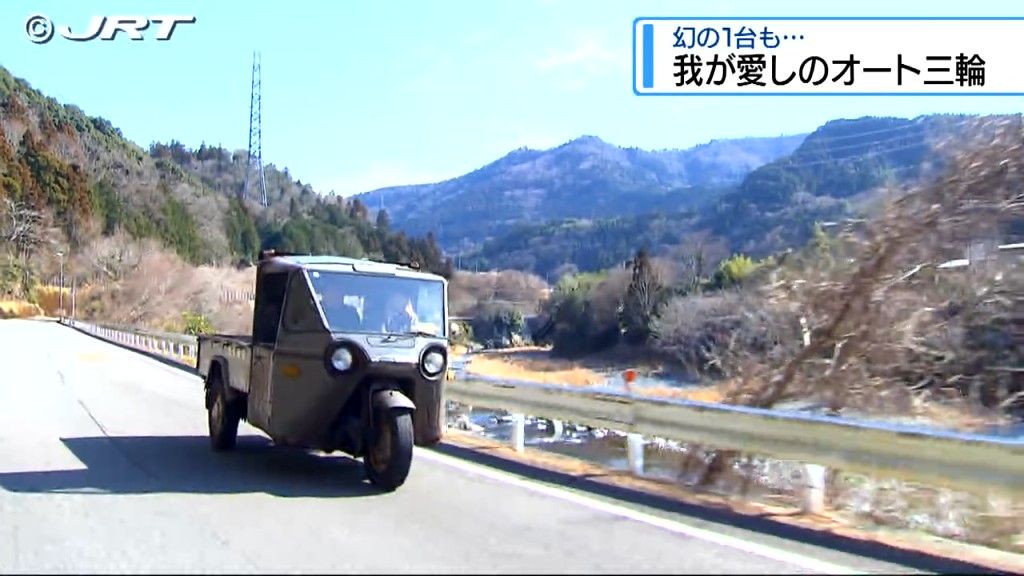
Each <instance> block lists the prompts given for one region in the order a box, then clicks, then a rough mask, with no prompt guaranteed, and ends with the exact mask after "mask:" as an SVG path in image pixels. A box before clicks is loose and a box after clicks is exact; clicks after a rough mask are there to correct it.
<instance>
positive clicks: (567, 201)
mask: <svg viewBox="0 0 1024 576" xmlns="http://www.w3.org/2000/svg"><path fill="white" fill-rule="evenodd" d="M803 138H804V135H796V136H779V137H775V138H744V139H737V140H716V141H712V142H709V143H707V144H703V145H701V146H697V147H694V148H690V149H687V150H658V151H647V150H640V149H638V148H620V147H617V146H614V145H612V144H609V143H607V142H605V141H603V140H601V139H600V138H598V137H596V136H583V137H580V138H577V139H575V140H572V141H569V142H567V143H565V144H562V145H561V146H558V147H555V148H551V149H549V150H532V149H529V148H520V149H518V150H514V151H512V152H510V153H509V154H508V155H506V156H505V157H503V158H501V159H499V160H497V161H495V162H492V163H491V164H488V165H486V166H484V167H482V168H480V169H478V170H475V171H473V172H471V173H469V174H466V175H464V176H461V177H458V178H454V179H451V180H446V181H444V182H439V183H436V184H423V185H414V186H398V187H392V188H382V189H379V190H374V191H371V192H366V193H363V194H359V195H357V196H356V198H358V199H360V200H361V201H362V202H363V203H364V204H366V205H367V206H371V207H374V208H376V207H377V206H380V205H383V206H384V208H385V211H386V212H387V213H388V216H389V217H390V219H391V222H392V223H393V226H395V227H396V228H398V229H401V230H405V231H406V232H408V233H410V234H423V233H426V232H427V231H433V232H434V233H435V234H436V236H437V239H438V242H439V243H440V244H441V245H442V246H444V247H445V248H447V249H450V250H452V251H456V252H465V251H468V250H469V249H471V248H474V247H479V246H480V245H481V244H482V242H483V241H484V240H486V239H488V238H493V237H497V236H500V235H501V234H503V233H505V232H508V231H509V230H511V229H514V228H515V227H516V226H517V225H519V224H522V223H532V222H538V221H546V220H553V219H564V218H585V219H600V218H608V217H611V216H617V215H627V216H628V215H636V214H642V213H647V212H655V211H661V210H679V209H681V208H685V207H696V206H700V205H703V204H704V203H707V202H710V201H712V200H713V199H714V198H716V197H717V196H718V195H719V194H721V193H723V192H724V191H725V190H727V189H728V188H729V187H730V186H735V185H736V184H738V183H739V182H740V181H741V180H742V179H743V177H744V176H746V175H747V174H748V173H749V172H750V171H751V170H754V169H755V168H757V167H758V166H761V165H763V164H765V163H767V162H770V161H772V160H775V159H777V158H779V157H782V156H785V155H787V154H789V153H790V152H792V151H793V150H794V149H796V147H797V146H799V144H800V142H801V141H802V140H803Z"/></svg>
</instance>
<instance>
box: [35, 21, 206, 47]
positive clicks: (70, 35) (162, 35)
mask: <svg viewBox="0 0 1024 576" xmlns="http://www.w3.org/2000/svg"><path fill="white" fill-rule="evenodd" d="M195 21H196V17H195V16H150V17H149V18H146V17H145V16H93V17H92V20H91V21H90V22H89V27H88V29H86V31H85V32H81V33H78V34H76V33H74V32H72V31H71V27H70V26H67V25H64V26H61V27H60V28H59V29H57V28H56V27H55V26H54V25H53V21H52V20H50V19H49V18H47V17H46V16H44V15H42V14H33V15H31V16H29V17H28V19H27V20H25V35H26V36H28V39H29V40H31V41H33V42H35V43H36V44H45V43H47V42H49V41H50V39H52V38H53V32H54V30H55V29H56V31H57V32H60V35H61V36H63V37H64V38H67V39H68V40H74V41H75V42H87V41H89V40H95V39H96V38H99V39H100V40H113V39H114V36H115V35H116V34H117V33H118V32H124V33H125V34H127V35H128V37H129V38H131V39H132V40H144V39H145V38H144V37H143V36H142V31H143V30H146V29H147V28H149V25H150V24H151V23H153V24H159V25H160V26H159V27H158V28H157V31H156V39H157V40H170V39H171V34H174V27H175V26H177V25H178V24H194V23H195Z"/></svg>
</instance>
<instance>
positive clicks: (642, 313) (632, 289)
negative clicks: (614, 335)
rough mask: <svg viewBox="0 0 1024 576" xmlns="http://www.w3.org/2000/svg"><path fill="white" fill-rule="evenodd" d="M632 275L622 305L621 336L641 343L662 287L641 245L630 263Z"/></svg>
mask: <svg viewBox="0 0 1024 576" xmlns="http://www.w3.org/2000/svg"><path fill="white" fill-rule="evenodd" d="M632 269H633V277H632V279H631V280H630V282H629V287H628V288H627V289H626V297H625V302H623V307H622V317H621V318H622V324H623V327H624V329H625V331H624V333H623V337H624V338H625V340H626V342H627V343H629V344H634V345H636V344H643V343H645V342H647V340H648V339H649V338H650V337H651V332H652V330H651V326H652V323H653V321H654V319H655V318H656V316H657V313H658V309H659V307H660V305H661V301H662V297H663V295H664V293H665V286H664V284H663V283H662V281H661V279H660V278H659V277H658V273H657V272H656V271H655V270H654V267H653V266H651V262H650V258H649V256H648V254H647V250H646V249H643V248H641V249H640V250H639V251H638V252H637V254H636V257H634V258H633V262H632Z"/></svg>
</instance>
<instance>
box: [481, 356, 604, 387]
mask: <svg viewBox="0 0 1024 576" xmlns="http://www.w3.org/2000/svg"><path fill="white" fill-rule="evenodd" d="M470 371H472V372H473V373H474V374H479V375H481V376H490V377H492V378H507V379H510V380H529V381H531V382H543V383H545V384H568V385H570V386H591V385H594V384H601V383H603V382H605V381H606V380H607V379H608V376H607V375H605V374H600V373H598V372H594V371H593V370H590V369H588V368H584V367H581V366H579V365H576V364H574V363H572V362H567V361H560V360H556V359H550V358H548V359H545V358H527V359H523V358H516V357H513V356H510V355H505V354H502V355H499V354H481V355H476V356H474V357H473V363H472V364H470Z"/></svg>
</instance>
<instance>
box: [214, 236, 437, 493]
mask: <svg viewBox="0 0 1024 576" xmlns="http://www.w3.org/2000/svg"><path fill="white" fill-rule="evenodd" d="M448 330H449V326H448V284H447V281H446V280H445V278H444V277H442V276H438V275H435V274H430V273H427V272H423V271H420V270H419V269H418V268H417V267H416V266H414V265H406V264H396V263H386V262H378V261H373V260H366V259H355V258H346V257H337V256H299V255H291V254H288V255H282V254H277V253H274V252H272V251H270V252H264V253H263V254H261V257H260V260H259V262H258V264H257V272H256V293H255V303H254V306H253V323H252V334H251V335H247V336H242V335H225V334H209V335H202V336H200V337H199V339H198V340H199V353H198V360H197V369H198V371H199V373H200V375H201V376H202V377H203V378H204V380H205V390H206V392H205V393H206V408H207V411H208V419H209V431H210V442H211V445H212V448H213V449H214V450H217V451H223V450H230V449H233V448H234V447H235V444H236V438H237V434H238V426H239V422H240V421H242V420H245V421H247V422H248V423H250V424H251V425H253V426H254V427H256V428H257V429H259V430H261V431H263V432H264V433H266V434H267V435H268V436H269V437H270V438H271V439H272V440H273V442H274V443H275V444H278V445H285V446H297V447H303V448H307V449H314V450H322V451H325V452H332V451H335V450H339V451H342V452H345V453H347V454H350V455H352V456H353V457H356V458H359V457H362V459H363V463H364V467H365V469H366V473H367V476H368V477H369V479H370V481H371V482H372V483H373V484H375V485H377V486H378V487H380V488H381V489H383V490H386V491H392V490H395V489H396V488H398V487H399V486H401V485H402V484H403V483H404V482H405V480H406V478H407V476H408V473H409V469H410V466H411V463H412V452H413V446H414V445H418V446H430V445H433V444H435V443H437V442H438V441H440V440H441V438H442V436H443V433H444V427H445V398H444V385H445V379H446V378H445V375H446V371H447V367H448V359H449V358H448V357H449V348H448Z"/></svg>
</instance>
